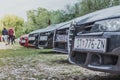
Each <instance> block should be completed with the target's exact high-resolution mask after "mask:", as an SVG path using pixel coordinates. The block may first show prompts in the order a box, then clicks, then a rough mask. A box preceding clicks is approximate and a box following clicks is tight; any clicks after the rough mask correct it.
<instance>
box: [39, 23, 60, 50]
mask: <svg viewBox="0 0 120 80" xmlns="http://www.w3.org/2000/svg"><path fill="white" fill-rule="evenodd" d="M58 27H59V26H57V25H56V24H53V25H50V26H48V27H47V28H45V29H44V30H42V32H40V33H39V40H38V41H39V42H38V45H39V47H43V48H50V49H51V48H53V36H54V30H55V29H57V28H58Z"/></svg>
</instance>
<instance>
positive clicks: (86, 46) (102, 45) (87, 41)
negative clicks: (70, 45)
mask: <svg viewBox="0 0 120 80" xmlns="http://www.w3.org/2000/svg"><path fill="white" fill-rule="evenodd" d="M106 44H107V39H106V38H77V37H76V38H75V42H74V48H75V49H81V50H87V51H94V52H106Z"/></svg>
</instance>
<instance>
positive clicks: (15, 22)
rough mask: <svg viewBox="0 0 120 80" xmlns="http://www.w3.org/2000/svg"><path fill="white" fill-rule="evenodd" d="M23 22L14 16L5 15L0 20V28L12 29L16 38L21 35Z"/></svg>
mask: <svg viewBox="0 0 120 80" xmlns="http://www.w3.org/2000/svg"><path fill="white" fill-rule="evenodd" d="M23 23H24V20H23V19H22V18H21V17H18V16H15V15H5V16H4V17H3V18H2V19H1V28H3V27H6V28H8V29H9V28H14V29H15V33H16V36H17V37H18V36H20V35H21V34H22V33H21V31H22V26H23Z"/></svg>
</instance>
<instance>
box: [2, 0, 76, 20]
mask: <svg viewBox="0 0 120 80" xmlns="http://www.w3.org/2000/svg"><path fill="white" fill-rule="evenodd" d="M76 1H77V0H1V2H0V17H2V16H4V15H6V14H15V15H17V16H20V17H22V18H24V19H26V11H27V10H30V9H37V8H38V7H43V8H46V9H49V10H57V9H64V8H65V5H66V4H71V5H72V4H74V3H75V2H76Z"/></svg>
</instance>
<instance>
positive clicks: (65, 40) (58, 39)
mask: <svg viewBox="0 0 120 80" xmlns="http://www.w3.org/2000/svg"><path fill="white" fill-rule="evenodd" d="M67 39H68V36H67V35H57V37H56V41H64V42H67Z"/></svg>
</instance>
